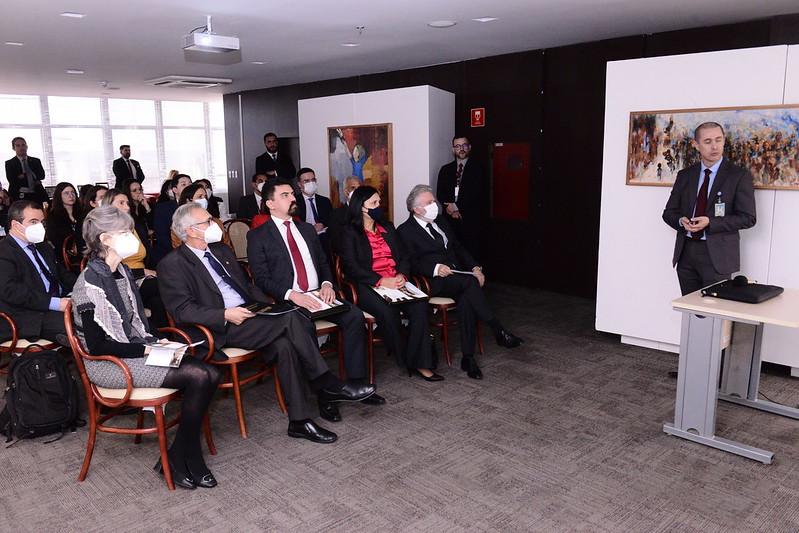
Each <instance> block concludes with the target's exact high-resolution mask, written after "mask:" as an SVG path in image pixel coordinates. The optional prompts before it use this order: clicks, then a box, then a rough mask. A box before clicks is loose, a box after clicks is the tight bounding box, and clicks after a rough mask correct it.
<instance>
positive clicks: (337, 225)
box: [327, 204, 349, 254]
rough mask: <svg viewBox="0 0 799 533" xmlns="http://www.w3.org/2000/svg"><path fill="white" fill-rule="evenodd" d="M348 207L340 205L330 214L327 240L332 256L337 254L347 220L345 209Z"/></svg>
mask: <svg viewBox="0 0 799 533" xmlns="http://www.w3.org/2000/svg"><path fill="white" fill-rule="evenodd" d="M348 208H349V205H347V204H344V205H340V206H338V207H337V208H335V209H334V210H333V212H332V213H331V214H330V225H329V226H328V227H327V239H328V242H329V243H330V251H331V252H333V253H334V254H338V253H339V248H340V246H339V243H340V242H341V239H342V233H343V231H344V226H345V224H346V223H345V221H346V220H347V209H348Z"/></svg>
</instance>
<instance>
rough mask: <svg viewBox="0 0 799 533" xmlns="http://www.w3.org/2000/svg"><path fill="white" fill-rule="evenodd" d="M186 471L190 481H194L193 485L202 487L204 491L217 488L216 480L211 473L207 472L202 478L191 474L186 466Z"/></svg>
mask: <svg viewBox="0 0 799 533" xmlns="http://www.w3.org/2000/svg"><path fill="white" fill-rule="evenodd" d="M186 470H187V471H188V473H189V476H191V479H192V480H194V483H195V484H196V485H197V486H198V487H202V488H204V489H212V488H214V487H216V486H217V482H216V478H215V477H214V475H213V474H212V473H211V472H208V473H207V474H205V475H204V476H195V475H194V474H193V473H192V472H191V468H189V465H188V464H187V465H186Z"/></svg>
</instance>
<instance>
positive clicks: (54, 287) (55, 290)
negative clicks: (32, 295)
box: [27, 243, 61, 298]
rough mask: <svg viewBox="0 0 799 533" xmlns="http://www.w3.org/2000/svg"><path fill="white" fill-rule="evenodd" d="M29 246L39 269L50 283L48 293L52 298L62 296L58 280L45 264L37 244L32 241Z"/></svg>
mask: <svg viewBox="0 0 799 533" xmlns="http://www.w3.org/2000/svg"><path fill="white" fill-rule="evenodd" d="M27 248H28V250H30V251H31V253H32V254H33V258H34V259H35V260H36V264H37V265H39V269H40V270H41V271H42V276H44V278H45V279H46V280H47V283H48V284H49V285H50V288H49V289H48V290H47V294H49V295H50V297H51V298H60V297H61V290H60V289H59V287H58V280H56V279H55V276H53V273H52V272H50V271H49V270H48V269H47V267H46V266H45V265H44V261H42V258H41V257H40V256H39V251H38V250H37V249H36V245H35V244H33V243H31V244H29V245H28V246H27Z"/></svg>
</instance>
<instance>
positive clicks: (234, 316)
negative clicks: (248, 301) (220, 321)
mask: <svg viewBox="0 0 799 533" xmlns="http://www.w3.org/2000/svg"><path fill="white" fill-rule="evenodd" d="M254 316H255V313H253V312H252V311H250V310H249V309H244V308H243V307H231V308H230V309H225V320H226V321H228V322H232V323H233V324H235V325H237V326H240V325H241V323H242V322H244V321H245V320H247V319H248V318H252V317H254Z"/></svg>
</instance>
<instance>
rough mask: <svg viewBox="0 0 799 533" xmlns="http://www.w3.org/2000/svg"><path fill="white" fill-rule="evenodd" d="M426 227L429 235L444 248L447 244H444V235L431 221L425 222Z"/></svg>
mask: <svg viewBox="0 0 799 533" xmlns="http://www.w3.org/2000/svg"><path fill="white" fill-rule="evenodd" d="M427 229H428V230H429V231H430V235H432V236H433V238H434V239H435V240H436V242H437V243H438V244H440V245H441V247H442V248H446V247H447V246H446V245H445V244H444V237H443V236H442V235H441V234H440V233H439V232H437V231H436V230H435V228H433V224H432V222H428V223H427Z"/></svg>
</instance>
